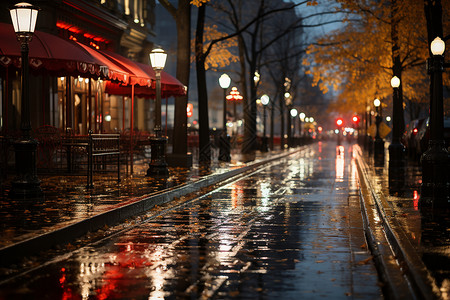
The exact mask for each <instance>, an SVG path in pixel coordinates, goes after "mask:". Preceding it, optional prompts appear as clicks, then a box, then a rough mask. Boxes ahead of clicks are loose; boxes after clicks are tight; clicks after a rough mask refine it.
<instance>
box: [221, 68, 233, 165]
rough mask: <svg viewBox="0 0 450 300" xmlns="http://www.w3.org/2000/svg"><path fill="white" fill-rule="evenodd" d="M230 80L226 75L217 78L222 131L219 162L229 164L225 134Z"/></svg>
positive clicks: (228, 150)
mask: <svg viewBox="0 0 450 300" xmlns="http://www.w3.org/2000/svg"><path fill="white" fill-rule="evenodd" d="M230 83H231V78H230V76H228V75H227V74H222V76H220V78H219V85H220V87H221V88H222V89H223V127H222V128H223V129H222V134H221V135H220V150H219V160H220V161H225V162H229V161H231V155H230V148H231V145H230V137H229V136H228V134H227V89H228V88H229V87H230Z"/></svg>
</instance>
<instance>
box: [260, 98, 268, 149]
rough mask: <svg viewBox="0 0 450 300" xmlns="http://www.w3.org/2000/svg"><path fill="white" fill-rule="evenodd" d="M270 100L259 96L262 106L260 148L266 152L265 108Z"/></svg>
mask: <svg viewBox="0 0 450 300" xmlns="http://www.w3.org/2000/svg"><path fill="white" fill-rule="evenodd" d="M269 102H270V98H269V96H267V95H266V94H264V95H262V96H261V104H262V105H263V136H262V146H261V151H262V152H267V151H268V147H267V137H266V106H267V105H268V104H269Z"/></svg>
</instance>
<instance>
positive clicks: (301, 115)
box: [298, 112, 306, 145]
mask: <svg viewBox="0 0 450 300" xmlns="http://www.w3.org/2000/svg"><path fill="white" fill-rule="evenodd" d="M305 117H306V115H305V113H304V112H301V113H299V114H298V134H299V136H300V145H303V144H304V143H305V139H304V134H303V125H302V124H303V122H304V121H305Z"/></svg>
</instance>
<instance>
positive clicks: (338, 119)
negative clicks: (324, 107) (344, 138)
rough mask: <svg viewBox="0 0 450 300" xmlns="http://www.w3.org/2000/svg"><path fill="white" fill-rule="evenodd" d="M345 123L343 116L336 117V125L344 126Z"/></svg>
mask: <svg viewBox="0 0 450 300" xmlns="http://www.w3.org/2000/svg"><path fill="white" fill-rule="evenodd" d="M343 124H344V120H343V119H342V118H337V119H336V125H337V126H342V125H343Z"/></svg>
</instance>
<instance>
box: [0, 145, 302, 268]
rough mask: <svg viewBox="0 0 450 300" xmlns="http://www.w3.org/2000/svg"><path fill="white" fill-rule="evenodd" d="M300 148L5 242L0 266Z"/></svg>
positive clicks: (64, 242)
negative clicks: (14, 240) (38, 233)
mask: <svg viewBox="0 0 450 300" xmlns="http://www.w3.org/2000/svg"><path fill="white" fill-rule="evenodd" d="M301 149H303V147H300V148H297V149H294V150H290V151H287V152H283V153H281V154H278V155H274V156H270V157H269V158H266V159H261V160H259V161H255V162H252V163H249V164H248V165H246V166H243V167H240V168H236V169H232V170H229V171H226V172H223V173H218V174H211V175H208V176H205V177H203V178H200V179H199V180H197V181H194V182H189V183H185V184H182V185H180V186H178V187H175V188H172V189H169V190H165V191H161V192H158V193H156V194H152V195H147V196H142V197H140V199H139V200H138V201H136V202H133V203H130V204H127V205H124V206H121V207H117V208H114V209H111V210H109V211H107V212H104V213H100V214H98V215H95V216H93V217H91V218H86V219H85V220H82V221H80V222H77V223H74V224H70V225H67V226H65V227H62V228H59V229H57V230H54V231H50V232H46V233H43V234H40V235H38V236H36V237H32V238H30V239H27V240H24V241H21V242H18V243H15V244H12V245H8V246H6V247H4V248H2V249H0V266H7V265H10V264H11V263H14V262H16V261H18V260H19V259H21V258H23V257H27V256H31V255H36V254H38V253H39V252H40V251H44V250H46V249H49V248H51V247H53V246H56V245H61V244H66V243H69V242H70V241H72V240H74V239H76V238H78V237H80V236H83V235H84V234H86V233H88V232H92V231H95V230H98V229H101V228H104V227H105V226H113V225H115V224H118V223H120V222H122V221H125V220H126V219H127V218H130V217H133V216H137V215H140V214H142V213H144V212H146V211H148V210H149V209H151V208H153V207H154V206H155V205H161V204H164V203H166V202H169V201H171V200H172V199H174V198H175V197H178V198H179V197H182V196H184V195H187V194H189V193H192V192H196V191H198V190H200V189H202V188H204V187H207V186H211V185H214V184H217V183H219V182H222V181H224V180H227V179H230V178H232V177H234V176H237V175H240V174H242V173H245V172H247V171H250V170H254V169H256V168H258V167H259V166H261V165H264V164H267V163H270V162H273V161H275V160H278V159H281V158H283V157H287V156H289V155H292V154H294V153H297V152H299V151H301Z"/></svg>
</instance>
